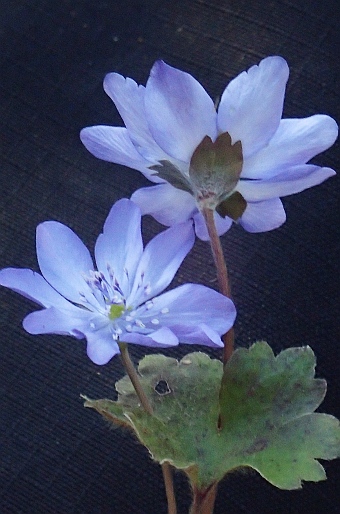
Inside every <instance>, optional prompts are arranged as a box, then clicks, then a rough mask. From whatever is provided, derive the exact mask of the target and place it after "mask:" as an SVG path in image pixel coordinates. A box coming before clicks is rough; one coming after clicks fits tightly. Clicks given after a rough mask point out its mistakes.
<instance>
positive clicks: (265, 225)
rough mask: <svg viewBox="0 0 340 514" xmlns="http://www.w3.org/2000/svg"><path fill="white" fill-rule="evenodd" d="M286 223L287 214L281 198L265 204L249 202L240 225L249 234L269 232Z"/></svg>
mask: <svg viewBox="0 0 340 514" xmlns="http://www.w3.org/2000/svg"><path fill="white" fill-rule="evenodd" d="M285 221H286V213H285V210H284V208H283V205H282V202H281V200H280V198H272V199H271V200H265V201H263V202H254V203H251V202H249V203H248V204H247V208H246V210H245V211H244V213H243V215H242V217H241V218H240V220H239V223H240V225H241V226H242V227H243V228H244V229H245V230H247V231H248V232H268V230H273V229H274V228H278V227H280V226H281V225H282V224H283V223H284V222H285Z"/></svg>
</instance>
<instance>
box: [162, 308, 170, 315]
mask: <svg viewBox="0 0 340 514" xmlns="http://www.w3.org/2000/svg"><path fill="white" fill-rule="evenodd" d="M168 312H169V309H168V308H167V307H164V308H163V309H162V310H161V313H162V314H168Z"/></svg>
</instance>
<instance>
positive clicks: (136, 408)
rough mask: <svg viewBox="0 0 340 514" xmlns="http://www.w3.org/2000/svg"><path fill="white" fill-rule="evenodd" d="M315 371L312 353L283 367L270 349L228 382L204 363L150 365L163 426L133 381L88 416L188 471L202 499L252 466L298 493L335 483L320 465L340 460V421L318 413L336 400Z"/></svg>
mask: <svg viewBox="0 0 340 514" xmlns="http://www.w3.org/2000/svg"><path fill="white" fill-rule="evenodd" d="M314 370H315V357H314V354H313V351H312V350H311V349H310V348H309V347H304V348H290V349H288V350H284V351H282V352H281V353H280V354H279V355H278V356H277V357H275V356H274V354H273V352H272V350H271V349H270V347H269V346H268V345H267V343H264V342H260V343H256V344H254V345H253V346H252V347H251V348H249V349H238V350H236V351H235V352H234V354H233V355H232V357H231V359H230V360H229V362H228V363H227V365H226V366H225V369H224V372H223V369H222V363H221V362H220V361H218V360H213V359H210V358H209V357H208V356H207V355H206V354H204V353H191V354H188V355H187V356H185V357H184V358H183V359H182V360H181V361H180V362H178V361H177V360H175V359H172V358H168V357H164V356H162V355H150V356H147V357H145V358H144V359H143V360H142V361H141V362H140V364H139V367H138V372H139V374H140V380H141V383H142V386H143V388H144V390H145V392H146V394H147V396H148V398H149V400H150V402H151V405H152V407H153V410H154V415H153V416H150V415H148V414H147V413H146V412H145V411H144V410H143V408H142V407H141V405H140V404H139V401H138V399H137V397H136V395H135V392H134V390H133V387H132V385H131V383H130V381H129V379H128V378H127V377H124V378H123V379H121V380H119V381H118V382H117V384H116V387H117V391H118V401H117V402H111V401H109V400H97V401H91V400H87V401H86V406H88V407H92V408H95V409H96V410H98V411H99V412H100V413H101V414H103V415H104V416H105V417H106V418H107V419H111V420H112V421H113V422H114V423H118V424H123V425H125V426H130V427H131V428H132V429H133V430H134V431H135V433H136V435H137V437H138V438H139V440H140V441H141V442H142V443H143V444H144V445H145V446H146V447H147V448H148V449H149V451H150V453H151V454H152V456H153V458H154V459H155V460H157V461H159V462H161V463H162V462H164V461H169V462H171V463H172V464H173V465H174V466H176V467H177V468H179V469H183V470H185V471H186V473H187V474H188V475H189V477H190V480H191V482H192V483H193V484H194V485H195V486H196V487H197V488H199V489H205V488H207V487H209V485H211V484H212V483H214V482H216V481H219V480H221V478H223V476H224V475H225V474H226V473H228V472H230V471H232V470H235V469H237V468H240V467H245V466H250V467H252V468H254V469H256V470H257V471H258V472H259V473H260V474H261V475H262V476H263V477H264V478H266V479H267V480H268V481H269V482H271V483H272V484H274V485H276V486H277V487H280V488H282V489H296V488H299V487H301V481H302V480H311V481H319V480H323V479H325V472H324V469H323V467H322V466H321V464H319V463H318V462H317V461H316V460H315V459H333V458H336V457H337V456H339V455H340V429H339V422H338V420H336V419H335V418H334V417H332V416H329V415H326V414H315V413H313V411H314V410H315V409H316V408H317V407H318V406H319V404H320V403H321V401H322V400H323V397H324V395H325V391H326V383H325V381H324V380H320V379H315V378H314ZM221 380H222V382H221ZM221 384H222V385H221Z"/></svg>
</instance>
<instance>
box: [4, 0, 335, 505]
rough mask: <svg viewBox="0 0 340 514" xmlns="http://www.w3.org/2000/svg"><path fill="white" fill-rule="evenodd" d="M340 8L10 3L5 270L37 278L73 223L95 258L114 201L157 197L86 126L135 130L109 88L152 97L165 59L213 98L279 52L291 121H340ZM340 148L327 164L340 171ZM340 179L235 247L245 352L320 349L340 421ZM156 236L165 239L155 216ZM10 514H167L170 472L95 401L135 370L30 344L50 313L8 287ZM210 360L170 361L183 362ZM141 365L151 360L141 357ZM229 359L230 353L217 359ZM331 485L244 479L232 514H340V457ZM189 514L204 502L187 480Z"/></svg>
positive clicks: (197, 257)
mask: <svg viewBox="0 0 340 514" xmlns="http://www.w3.org/2000/svg"><path fill="white" fill-rule="evenodd" d="M339 9H340V7H339V3H338V0H334V1H332V0H328V1H327V0H326V1H323V2H321V1H317V0H316V1H314V2H313V1H312V0H305V1H293V0H291V1H290V0H284V1H280V0H272V1H268V2H261V1H256V0H220V1H218V0H211V1H209V0H194V1H190V0H172V1H171V2H170V1H166V0H149V1H148V0H144V1H143V0H116V1H113V0H112V1H102V0H91V1H90V0H88V1H86V0H83V1H80V0H78V1H71V0H26V1H25V0H12V1H10V0H0V138H1V139H0V141H1V150H0V268H1V267H7V266H17V267H31V268H33V269H37V264H36V259H35V242H34V238H35V227H36V225H37V224H38V223H40V222H41V221H44V220H48V219H56V220H59V221H61V222H63V223H65V224H68V225H69V226H71V227H72V228H73V229H74V230H75V231H76V232H77V233H78V234H79V236H80V237H81V238H82V239H83V241H84V242H85V243H86V244H87V245H88V246H89V247H90V249H93V245H94V242H95V239H96V237H97V235H98V234H99V232H100V231H101V229H102V225H103V222H104V219H105V217H106V215H107V213H108V211H109V209H110V207H111V205H112V204H113V202H114V201H116V200H118V199H119V198H121V197H129V196H130V195H131V194H132V192H133V191H134V190H135V189H137V188H138V187H141V186H144V185H147V181H146V180H145V179H144V178H143V177H142V175H141V174H139V173H137V172H135V171H131V170H128V169H125V168H123V167H119V166H116V165H114V164H109V163H105V162H103V161H99V160H97V159H95V158H94V157H92V156H91V155H90V154H89V153H88V152H87V151H86V150H85V148H83V146H82V144H81V143H80V140H79V131H80V129H81V128H82V127H85V126H88V125H95V124H112V125H117V124H120V120H119V116H118V115H117V113H116V111H115V108H114V106H113V104H112V103H111V101H110V100H109V98H108V97H107V96H106V95H105V93H104V92H103V90H102V79H103V77H104V75H105V74H106V73H107V72H109V71H118V72H120V73H122V74H123V75H125V76H131V77H133V78H134V79H135V80H136V81H137V82H141V83H145V81H146V79H147V77H148V73H149V70H150V67H151V66H152V64H153V62H154V61H155V60H156V59H158V58H163V59H164V60H165V61H166V62H167V63H169V64H171V65H173V66H175V67H178V68H180V69H183V70H186V71H188V72H190V73H192V74H193V75H194V76H195V77H196V78H197V79H198V80H199V81H200V82H201V83H202V84H203V85H204V87H205V88H206V89H207V90H208V92H209V93H210V94H211V96H212V97H213V98H216V97H217V96H218V95H220V94H221V92H222V91H223V89H224V87H225V85H226V84H227V83H228V81H229V80H230V79H231V78H233V77H234V76H235V75H237V74H238V73H239V72H241V71H242V70H244V69H247V68H248V67H249V66H250V65H252V64H255V63H258V62H259V61H260V60H261V59H262V58H263V57H265V56H267V55H274V54H279V55H282V56H283V57H285V58H286V59H287V61H288V63H289V65H290V69H291V75H290V80H289V84H288V89H287V95H286V103H285V111H284V116H285V117H305V116H309V115H312V114H315V113H325V114H330V115H332V116H333V117H335V118H337V117H338V119H339V110H338V106H339V89H338V85H339V50H340V48H339V29H338V26H339ZM339 157H340V155H339V145H338V144H337V145H335V146H334V147H333V148H331V149H330V150H329V151H328V152H326V153H325V154H324V155H322V156H319V157H317V158H316V159H315V160H314V162H315V163H318V164H323V165H325V166H331V167H333V168H334V169H338V170H339V160H340V159H339ZM338 199H339V179H338V178H332V179H330V180H328V181H327V182H325V183H324V184H322V185H321V186H319V187H317V188H314V189H311V190H308V191H305V192H304V193H301V194H300V195H296V196H292V197H289V198H285V199H284V203H285V206H286V210H287V216H288V220H287V222H286V224H285V225H284V226H282V227H281V228H280V229H278V230H275V231H273V232H270V233H266V234H258V235H254V234H248V233H245V232H244V231H242V229H240V228H239V227H233V229H232V230H231V231H230V232H228V234H227V235H226V236H224V237H223V245H224V248H225V254H226V256H227V260H228V264H229V268H230V275H231V280H232V286H233V293H234V299H235V302H236V305H237V307H238V321H237V325H236V333H237V341H238V344H239V345H242V346H249V345H250V344H251V343H252V342H254V341H255V340H257V339H266V340H267V341H268V342H269V343H270V344H271V345H272V347H273V348H274V349H275V351H280V350H282V349H283V348H286V347H289V346H294V345H304V344H310V345H311V346H312V347H313V349H314V351H315V353H316V355H317V358H318V367H317V375H318V376H321V377H324V378H326V379H327V381H328V389H329V391H328V395H327V398H326V400H325V401H324V403H323V405H322V411H324V412H328V413H330V414H334V415H337V416H340V411H339V384H340V379H339V368H340V365H339V363H340V360H339V328H338V327H339V325H338V320H339V296H338V291H339V288H338V284H337V278H338V274H339V268H338V257H339V253H340V252H339V250H340V249H339V221H338V215H339V209H338ZM144 225H145V231H144V232H145V238H146V239H149V238H150V237H151V236H153V235H155V234H156V233H157V232H158V231H159V229H160V226H159V225H158V224H157V223H156V222H155V221H154V220H152V219H146V220H145V223H144ZM187 281H196V282H199V283H205V284H208V285H210V286H212V287H214V286H216V283H215V282H214V269H213V266H212V259H211V255H210V251H209V247H208V245H207V244H206V243H203V242H200V241H199V242H197V245H196V246H195V248H194V250H193V252H192V253H191V254H190V255H189V256H188V258H187V259H186V261H185V263H184V265H183V267H182V268H181V270H180V272H179V274H178V275H177V277H176V280H175V284H179V283H182V282H187ZM0 302H1V304H0V305H1V307H0V413H1V423H0V512H1V513H4V514H9V513H25V514H26V513H27V514H28V513H34V514H40V513H44V514H64V513H65V514H71V513H74V514H76V513H77V514H80V513H91V514H107V513H118V514H119V513H127V514H129V513H131V514H134V513H135V514H165V513H166V506H165V500H164V490H163V485H162V477H161V471H160V468H159V466H158V465H157V464H154V463H152V461H151V460H150V458H149V457H148V454H147V451H146V450H144V449H143V448H142V447H140V446H139V445H138V444H137V442H136V441H135V440H134V439H133V438H132V437H131V436H129V435H128V434H125V433H123V432H121V431H120V430H110V429H109V427H108V426H107V424H106V423H105V422H104V421H103V420H102V419H101V418H100V417H99V415H97V414H96V413H95V412H93V411H90V410H85V409H84V408H83V406H82V401H81V399H80V397H79V395H80V393H84V394H86V395H88V396H90V397H93V398H100V397H111V398H113V397H114V382H115V381H116V380H117V379H118V378H120V377H121V376H122V368H121V364H120V361H119V358H115V359H113V360H112V361H111V362H110V363H109V364H108V365H106V366H103V367H99V366H96V365H94V364H93V363H92V362H91V361H89V359H88V358H87V357H86V354H85V344H84V342H79V341H77V340H75V339H72V338H62V337H59V336H54V335H51V336H35V337H33V336H30V335H29V334H26V333H25V332H24V330H23V329H22V327H21V320H22V318H23V317H24V315H25V314H26V313H28V312H30V311H31V310H32V304H31V303H30V302H29V301H28V300H25V299H23V298H21V297H19V295H16V294H14V293H12V292H10V291H8V290H5V289H2V290H1V291H0ZM191 350H192V347H188V346H182V347H180V348H177V349H173V350H172V351H171V352H167V353H168V354H170V355H172V356H178V357H179V356H182V355H184V354H185V353H187V352H188V351H191ZM131 353H132V356H133V358H134V359H135V360H136V361H137V360H138V359H139V358H140V357H142V355H143V354H144V353H145V352H144V349H143V348H139V347H136V346H135V347H134V346H132V345H131ZM210 353H211V354H213V352H210ZM325 468H326V470H327V474H328V480H327V481H326V482H322V483H318V484H311V483H307V484H305V485H304V487H303V489H302V490H299V491H293V492H288V491H280V490H277V489H275V488H274V487H272V486H271V485H269V484H268V483H266V482H265V481H264V480H263V479H262V478H261V477H260V476H259V475H257V474H256V473H255V472H253V473H237V474H234V475H231V476H230V477H228V478H227V479H225V480H224V482H223V483H222V485H221V486H220V490H219V494H218V498H217V502H216V514H222V513H231V514H241V513H247V514H253V513H257V512H261V513H262V514H269V513H282V514H283V513H285V514H287V513H292V514H293V513H301V512H308V513H317V512H318V513H331V512H332V513H333V512H340V507H339V493H338V490H339V489H338V487H339V485H338V484H339V480H340V466H339V461H338V462H336V461H333V462H330V463H328V462H327V463H325ZM176 489H177V495H178V503H179V514H184V513H185V512H187V509H188V505H189V490H188V486H187V482H186V480H185V478H184V477H183V476H182V475H181V474H178V475H176Z"/></svg>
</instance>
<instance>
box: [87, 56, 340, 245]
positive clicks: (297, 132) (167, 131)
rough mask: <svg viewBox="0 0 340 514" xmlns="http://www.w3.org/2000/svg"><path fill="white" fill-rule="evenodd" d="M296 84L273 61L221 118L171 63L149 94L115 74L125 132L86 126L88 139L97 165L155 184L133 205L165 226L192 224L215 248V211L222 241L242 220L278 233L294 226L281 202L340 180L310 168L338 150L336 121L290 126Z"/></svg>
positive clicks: (241, 80)
mask: <svg viewBox="0 0 340 514" xmlns="http://www.w3.org/2000/svg"><path fill="white" fill-rule="evenodd" d="M288 75H289V70H288V66H287V63H286V61H285V60H284V59H283V58H281V57H278V56H273V57H267V58H265V59H263V60H262V61H261V62H260V63H259V65H255V66H252V67H251V68H250V69H249V70H248V71H244V72H242V73H241V74H240V75H238V76H237V77H236V78H235V79H233V80H232V81H231V82H230V83H229V84H228V86H227V87H226V89H225V90H224V92H223V94H222V96H221V100H220V103H219V106H218V109H217V110H216V108H215V106H214V102H213V101H212V99H211V98H210V97H209V95H208V94H207V92H206V91H205V90H204V88H203V87H202V86H201V85H200V84H199V82H197V81H196V80H195V79H194V78H193V77H192V76H191V75H189V74H188V73H185V72H183V71H180V70H178V69H175V68H173V67H171V66H169V65H167V64H165V63H164V62H163V61H157V62H156V63H155V64H154V66H153V68H152V69H151V73H150V77H149V79H148V81H147V84H146V87H144V86H141V85H137V84H136V82H134V81H133V80H132V79H130V78H124V77H123V76H121V75H119V74H117V73H110V74H108V75H107V76H106V77H105V80H104V89H105V91H106V92H107V94H108V95H109V96H110V98H111V99H112V100H113V102H114V103H115V105H116V107H117V109H118V111H119V113H120V115H121V117H122V119H123V121H124V124H125V127H111V126H94V127H87V128H85V129H83V130H82V131H81V139H82V141H83V143H84V145H85V146H86V148H87V149H88V150H89V151H90V152H92V153H93V154H94V155H95V156H96V157H99V158H101V159H104V160H106V161H110V162H114V163H117V164H122V165H125V166H128V167H130V168H134V169H136V170H139V171H140V172H142V173H143V174H144V175H145V176H146V177H147V178H148V179H149V180H150V181H151V182H154V183H155V184H156V185H154V186H152V187H147V188H142V189H139V190H137V191H135V193H134V194H133V195H132V200H133V201H134V202H136V203H137V204H138V205H139V206H140V208H141V210H142V214H151V215H152V216H154V218H155V219H157V220H158V221H159V222H160V223H162V224H164V225H167V226H171V225H173V224H175V223H181V222H184V221H186V220H188V219H190V218H193V219H194V222H195V230H196V234H197V235H198V236H199V237H200V238H201V239H207V238H208V235H207V230H206V227H205V223H204V220H203V217H202V214H201V210H202V208H204V207H208V208H212V209H215V221H216V225H217V229H218V232H219V234H220V235H221V234H223V233H224V232H226V231H227V230H228V229H229V228H230V226H231V225H232V222H233V221H236V222H238V223H239V224H240V225H242V226H243V228H244V229H246V230H247V231H249V232H265V231H268V230H272V229H274V228H277V227H279V226H280V225H282V224H283V223H284V221H285V219H286V215H285V211H284V208H283V205H282V202H281V200H280V197H282V196H286V195H291V194H295V193H298V192H300V191H303V190H304V189H306V188H309V187H312V186H314V185H317V184H320V183H321V182H323V181H324V180H325V179H327V178H328V177H330V176H332V175H334V174H335V172H334V171H333V170H332V169H330V168H327V167H320V166H317V165H314V164H308V162H309V161H310V160H311V159H312V158H313V157H314V156H315V155H317V154H319V153H320V152H323V151H324V150H326V149H327V148H329V147H330V146H331V145H332V144H333V143H334V141H335V139H336V137H337V133H338V128H337V124H336V122H335V121H334V120H333V119H332V118H331V117H329V116H327V115H322V114H320V115H314V116H310V117H308V118H303V119H281V117H282V110H283V101H284V95H285V87H286V83H287V80H288Z"/></svg>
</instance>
